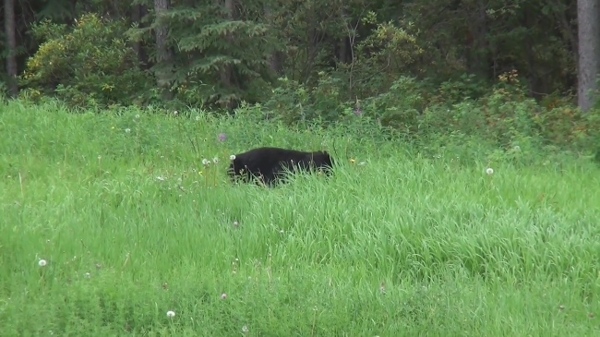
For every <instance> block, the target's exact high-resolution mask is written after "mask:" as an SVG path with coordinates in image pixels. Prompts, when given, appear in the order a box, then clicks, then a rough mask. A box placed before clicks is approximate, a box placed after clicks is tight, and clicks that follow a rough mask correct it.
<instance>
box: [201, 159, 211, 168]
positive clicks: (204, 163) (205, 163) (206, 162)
mask: <svg viewBox="0 0 600 337" xmlns="http://www.w3.org/2000/svg"><path fill="white" fill-rule="evenodd" d="M208 164H210V160H208V159H206V158H204V159H202V165H204V166H206V165H208Z"/></svg>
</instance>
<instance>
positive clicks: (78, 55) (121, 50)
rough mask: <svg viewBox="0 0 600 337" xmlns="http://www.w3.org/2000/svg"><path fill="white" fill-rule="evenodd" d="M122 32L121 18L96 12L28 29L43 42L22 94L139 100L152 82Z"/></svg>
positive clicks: (97, 101) (76, 101) (78, 101)
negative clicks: (106, 17) (112, 18)
mask: <svg viewBox="0 0 600 337" xmlns="http://www.w3.org/2000/svg"><path fill="white" fill-rule="evenodd" d="M124 30H125V23H124V22H120V21H113V22H109V21H105V20H102V19H101V18H100V17H98V16H97V15H96V14H86V15H83V16H81V18H80V19H79V20H77V22H76V24H75V26H74V27H73V28H72V29H70V28H68V27H67V26H66V25H58V24H53V23H52V22H50V21H47V20H44V21H42V22H41V23H39V24H38V25H36V26H35V27H34V28H33V33H34V35H35V36H36V37H37V38H39V39H41V40H43V41H44V42H43V43H42V44H41V45H40V48H39V49H38V51H37V53H36V54H35V55H34V56H33V57H31V58H30V59H29V60H28V62H27V68H26V70H25V72H24V74H23V75H22V77H21V85H23V86H24V87H25V88H26V89H27V90H25V92H24V93H23V94H22V96H23V97H27V98H34V99H35V98H39V97H40V94H46V95H49V94H54V95H56V97H58V98H60V99H63V100H64V101H66V102H67V103H69V104H70V105H72V106H80V107H84V106H100V107H101V106H108V105H113V104H120V105H130V104H132V103H135V102H139V100H140V99H141V98H142V96H143V95H144V92H145V91H146V90H147V89H149V88H150V86H149V84H150V83H151V82H150V78H149V76H147V75H146V74H144V73H143V72H142V71H141V70H139V69H138V67H137V60H136V57H135V54H134V52H133V50H132V49H131V48H130V47H129V46H128V45H127V43H126V42H125V40H124V39H123V38H122V37H121V35H122V32H123V31H124Z"/></svg>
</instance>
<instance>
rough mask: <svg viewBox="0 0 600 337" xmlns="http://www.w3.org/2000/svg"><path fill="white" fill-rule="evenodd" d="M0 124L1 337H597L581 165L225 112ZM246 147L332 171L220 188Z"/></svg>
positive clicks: (22, 111) (589, 192)
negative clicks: (421, 146) (305, 155)
mask: <svg viewBox="0 0 600 337" xmlns="http://www.w3.org/2000/svg"><path fill="white" fill-rule="evenodd" d="M1 109H2V110H3V111H2V112H1V113H0V191H1V193H0V335H1V336H32V335H36V336H37V335H43V336H49V335H55V336H124V335H136V336H140V335H144V336H166V335H173V336H240V335H247V336H376V335H378V336H598V335H599V334H600V328H599V324H598V319H599V318H598V317H597V315H598V314H600V301H599V297H598V296H600V294H599V291H600V269H599V266H600V240H599V238H600V224H599V220H598V219H600V170H598V169H597V168H596V167H595V166H594V165H592V164H590V163H588V162H587V161H585V160H580V159H577V158H570V159H565V160H563V159H561V160H560V162H559V161H558V159H556V158H555V157H546V158H544V157H543V156H541V155H540V154H538V153H530V152H527V150H523V153H522V154H521V155H522V156H523V157H529V158H539V160H538V159H536V160H529V161H524V162H527V164H523V162H515V161H513V160H508V159H507V160H490V158H495V157H493V156H492V157H490V153H491V152H492V150H493V149H488V150H489V151H488V150H486V149H485V147H477V146H474V145H475V143H472V145H473V146H470V145H469V144H464V145H460V144H453V145H452V146H449V147H448V148H454V149H460V151H458V150H457V151H456V152H452V151H449V150H444V151H443V153H442V152H441V150H440V153H439V154H436V153H435V148H432V149H430V151H420V150H419V151H417V150H415V149H414V148H410V147H409V146H408V145H404V144H402V143H399V142H393V141H387V142H380V141H378V140H377V139H376V137H370V136H368V135H369V133H368V132H364V133H360V132H355V131H354V132H348V131H346V130H344V129H341V127H340V128H338V129H333V130H329V131H325V130H321V129H318V128H313V129H311V130H309V131H291V130H289V129H286V128H283V127H278V126H276V125H272V124H258V123H256V122H250V121H251V118H246V117H244V116H241V117H239V118H235V119H232V118H228V119H225V118H213V117H208V116H205V115H202V114H194V115H192V116H191V117H189V118H188V117H183V116H178V117H176V116H173V115H169V116H165V115H159V114H151V113H147V112H146V111H133V110H129V111H122V112H121V113H105V114H93V113H85V114H69V113H67V112H66V111H64V110H62V109H61V108H60V107H58V106H51V105H45V106H42V107H37V108H33V107H27V106H24V105H22V104H20V103H16V102H13V103H10V104H9V105H6V106H3V107H2V108H1ZM220 133H225V134H226V135H227V136H228V138H227V140H226V141H224V142H220V141H219V140H218V135H219V134H220ZM260 145H275V146H286V147H295V148H301V149H306V150H317V149H320V148H322V147H325V148H328V149H329V150H332V147H334V146H335V148H336V153H337V156H336V159H337V161H338V163H339V164H340V165H339V166H338V168H337V171H336V173H335V175H334V176H333V177H332V178H331V179H325V178H323V177H319V176H299V177H297V178H296V179H295V180H294V181H292V182H291V183H289V184H286V185H283V186H280V187H277V188H274V189H266V188H261V187H259V186H254V185H240V186H234V185H232V184H231V183H230V182H229V181H228V180H227V177H226V175H225V170H226V167H227V164H228V157H229V155H231V154H234V153H238V152H241V151H244V150H247V149H249V148H250V147H254V146H260ZM461 146H462V147H461ZM473 149H476V150H473ZM430 152H431V153H433V154H429V153H430ZM425 153H428V154H425ZM457 155H458V156H459V158H457ZM214 157H217V158H218V159H219V161H218V163H217V164H211V165H209V166H204V165H203V164H202V159H209V160H211V161H212V159H213V158H214ZM349 159H353V161H352V162H354V164H353V163H352V162H351V161H350V160H349ZM488 166H489V167H491V168H493V170H494V173H493V174H491V175H488V174H486V173H485V169H486V168H487V167H488ZM40 260H44V261H45V262H46V265H44V266H40V265H39V263H40ZM168 311H173V312H174V313H175V316H173V317H168V316H167V312H168Z"/></svg>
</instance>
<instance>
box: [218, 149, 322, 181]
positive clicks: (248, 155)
mask: <svg viewBox="0 0 600 337" xmlns="http://www.w3.org/2000/svg"><path fill="white" fill-rule="evenodd" d="M332 169H333V159H332V158H331V156H330V155H329V153H327V152H326V151H317V152H303V151H296V150H287V149H281V148H276V147H261V148H257V149H252V150H250V151H247V152H244V153H240V154H236V155H235V158H233V159H232V160H231V165H229V170H228V174H229V176H230V177H231V179H232V180H234V181H235V180H236V179H238V178H241V180H242V181H244V182H250V181H252V180H253V179H254V178H258V179H259V181H261V182H262V183H264V184H265V185H268V186H274V185H275V184H277V183H278V182H279V181H280V180H281V179H282V178H284V176H285V174H286V172H287V171H294V172H299V171H304V172H310V171H314V170H321V171H324V172H325V173H326V174H327V175H329V174H331V170H332Z"/></svg>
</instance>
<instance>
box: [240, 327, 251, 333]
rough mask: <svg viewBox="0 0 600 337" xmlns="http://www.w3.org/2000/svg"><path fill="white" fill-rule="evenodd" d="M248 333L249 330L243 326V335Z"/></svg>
mask: <svg viewBox="0 0 600 337" xmlns="http://www.w3.org/2000/svg"><path fill="white" fill-rule="evenodd" d="M248 332H250V329H249V328H248V326H247V325H244V326H243V327H242V333H244V334H247V333H248Z"/></svg>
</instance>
